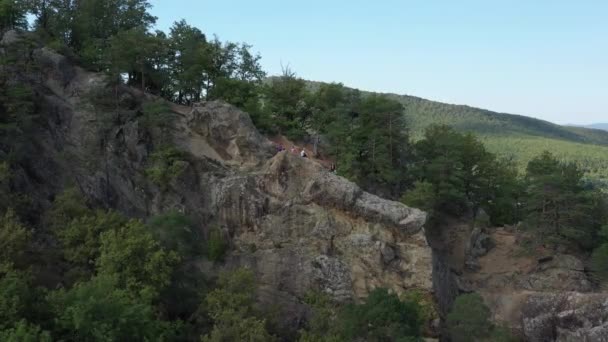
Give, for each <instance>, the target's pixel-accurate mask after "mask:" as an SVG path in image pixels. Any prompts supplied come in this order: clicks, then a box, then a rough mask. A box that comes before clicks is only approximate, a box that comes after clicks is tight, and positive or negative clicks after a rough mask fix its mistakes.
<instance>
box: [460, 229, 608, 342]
mask: <svg viewBox="0 0 608 342" xmlns="http://www.w3.org/2000/svg"><path fill="white" fill-rule="evenodd" d="M457 230H460V232H458V233H456V234H455V235H456V236H460V237H463V238H464V241H460V242H456V243H455V244H454V245H453V246H451V247H452V248H451V253H452V258H451V260H452V261H455V262H454V263H453V264H452V268H453V269H454V270H455V272H457V273H458V274H459V276H458V277H457V278H458V283H459V288H460V290H461V291H463V292H471V291H475V292H478V293H480V294H481V295H482V296H483V297H484V300H485V302H486V304H487V305H488V306H489V307H490V309H491V311H492V314H493V320H494V321H496V322H499V323H502V324H506V325H507V326H510V327H511V328H512V329H513V330H514V331H515V332H517V334H518V335H520V336H523V337H524V339H525V340H526V341H538V342H543V341H607V340H608V310H607V309H608V294H607V293H605V292H601V291H598V290H597V289H596V286H595V285H594V284H593V282H592V281H591V280H590V279H589V277H588V274H587V272H586V268H585V265H584V263H583V262H582V261H581V260H580V259H579V258H578V257H576V256H574V255H569V254H563V253H555V252H551V251H547V250H538V251H526V250H524V249H522V248H521V247H520V243H521V237H522V232H521V231H518V230H517V228H516V227H506V228H489V229H485V230H484V229H479V228H477V229H474V230H472V231H471V229H470V228H469V227H467V226H466V225H461V226H459V227H458V228H457ZM465 260H466V261H465ZM463 261H465V262H463Z"/></svg>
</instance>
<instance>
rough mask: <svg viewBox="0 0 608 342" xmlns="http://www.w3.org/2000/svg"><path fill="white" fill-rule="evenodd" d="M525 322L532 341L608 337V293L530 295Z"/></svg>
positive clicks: (592, 341) (571, 341)
mask: <svg viewBox="0 0 608 342" xmlns="http://www.w3.org/2000/svg"><path fill="white" fill-rule="evenodd" d="M522 313H523V317H522V326H523V331H524V335H525V337H526V340H527V341H530V342H544V341H557V342H587V341H588V342H595V341H608V295H606V294H582V293H576V292H570V293H561V294H546V293H544V294H543V293H540V294H533V295H530V296H529V297H528V299H527V301H526V302H525V305H524V306H523V308H522Z"/></svg>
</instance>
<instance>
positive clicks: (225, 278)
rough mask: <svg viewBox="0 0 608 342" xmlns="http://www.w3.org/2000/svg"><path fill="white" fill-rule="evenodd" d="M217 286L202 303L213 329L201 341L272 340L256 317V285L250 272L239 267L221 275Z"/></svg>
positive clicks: (261, 341)
mask: <svg viewBox="0 0 608 342" xmlns="http://www.w3.org/2000/svg"><path fill="white" fill-rule="evenodd" d="M217 285H218V286H217V288H216V289H214V290H213V291H211V292H210V293H209V294H208V295H207V297H206V301H205V304H206V308H207V310H208V312H209V316H210V317H211V318H212V319H213V322H214V326H213V329H212V330H211V332H210V333H209V334H207V335H205V336H203V338H202V340H203V341H204V342H222V341H251V342H266V341H269V342H270V341H274V340H275V338H274V336H272V335H270V333H268V331H267V330H266V321H265V320H264V319H260V318H258V317H256V314H257V312H256V311H255V309H254V302H255V289H256V286H255V279H254V275H253V272H252V271H251V270H249V269H247V268H240V269H237V270H235V271H233V272H229V273H222V274H220V277H219V280H218V284H217Z"/></svg>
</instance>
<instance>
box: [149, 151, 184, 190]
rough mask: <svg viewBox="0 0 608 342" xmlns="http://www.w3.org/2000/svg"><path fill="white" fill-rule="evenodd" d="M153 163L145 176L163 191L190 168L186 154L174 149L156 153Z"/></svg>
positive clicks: (153, 155) (152, 159)
mask: <svg viewBox="0 0 608 342" xmlns="http://www.w3.org/2000/svg"><path fill="white" fill-rule="evenodd" d="M151 161H152V163H151V166H150V167H148V168H147V169H146V171H145V174H146V176H147V177H148V179H150V180H151V181H152V182H153V183H154V184H156V185H157V186H159V187H160V188H161V189H163V190H166V189H167V188H168V187H169V183H171V181H172V180H174V179H175V178H177V177H178V176H179V175H181V173H182V172H184V170H185V169H186V167H187V166H188V163H187V162H186V161H185V155H184V153H183V152H181V151H178V150H177V149H175V148H173V147H167V148H163V149H161V150H159V151H156V152H154V153H153V154H152V155H151Z"/></svg>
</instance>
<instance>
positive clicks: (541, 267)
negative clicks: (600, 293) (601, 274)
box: [519, 254, 593, 292]
mask: <svg viewBox="0 0 608 342" xmlns="http://www.w3.org/2000/svg"><path fill="white" fill-rule="evenodd" d="M519 286H520V287H521V288H523V289H526V290H534V291H578V292H589V291H591V290H592V289H593V284H592V283H591V282H590V281H589V279H588V278H587V274H586V273H585V267H584V265H583V262H582V261H581V260H580V259H578V258H576V257H574V256H572V255H568V254H556V255H553V256H551V257H550V258H549V257H543V258H541V259H539V262H538V265H537V266H536V269H535V270H534V271H533V272H531V273H529V274H527V275H525V276H524V277H523V278H521V279H520V280H519Z"/></svg>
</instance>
